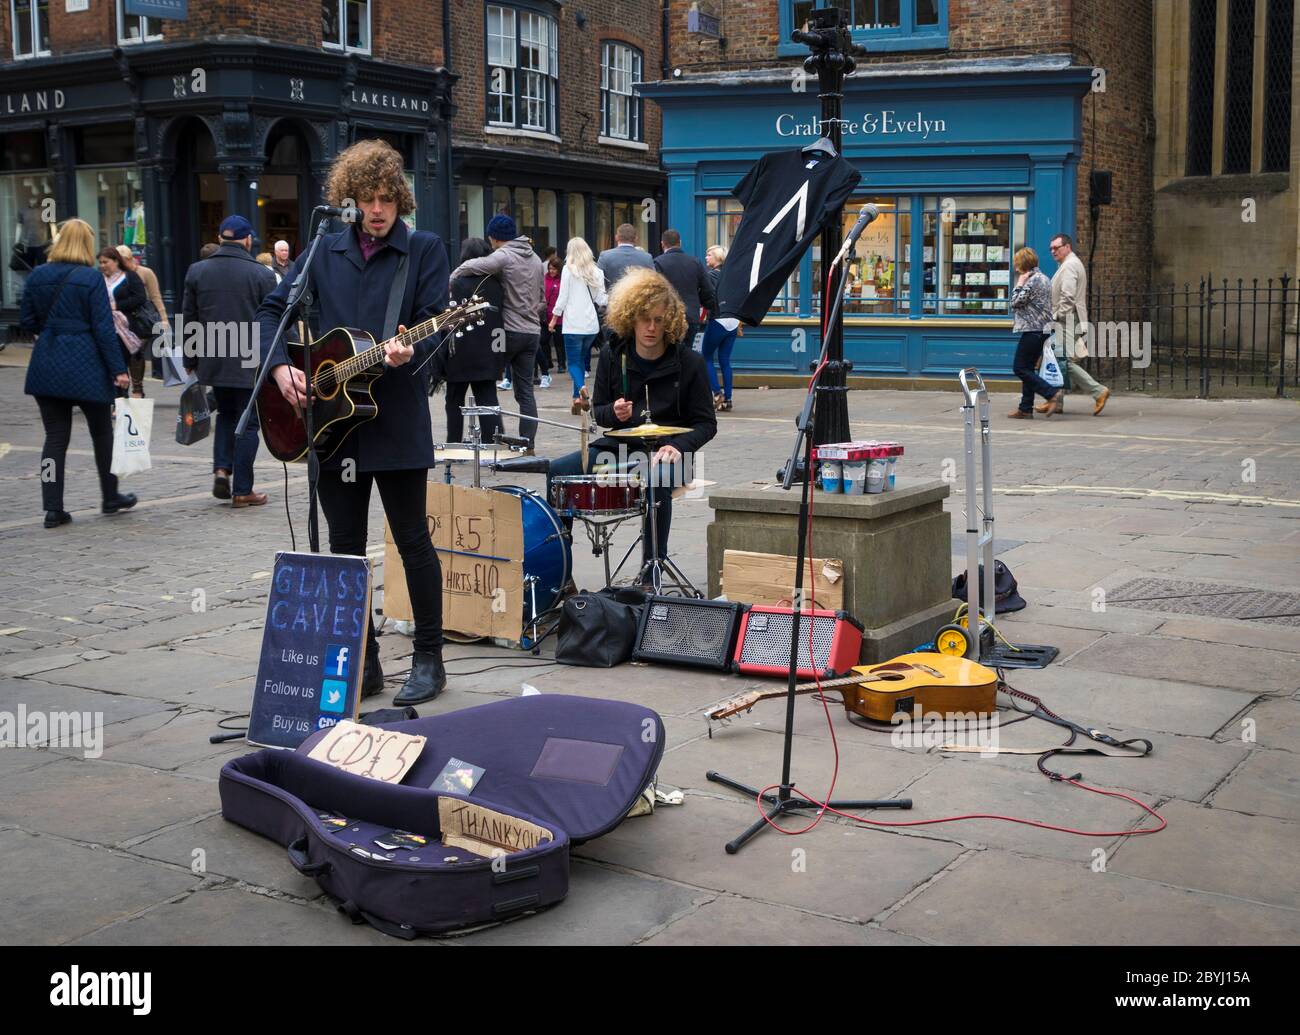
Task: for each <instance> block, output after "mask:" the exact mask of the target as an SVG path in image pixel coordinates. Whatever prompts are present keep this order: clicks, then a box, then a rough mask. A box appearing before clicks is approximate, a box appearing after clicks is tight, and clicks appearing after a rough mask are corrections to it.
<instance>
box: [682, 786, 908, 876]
mask: <svg viewBox="0 0 1300 1035" xmlns="http://www.w3.org/2000/svg"><path fill="white" fill-rule="evenodd" d="M704 776H705V778H706V779H708V780H710V781H712V782H713V783H720V784H722V786H723V787H730V788H731V789H732V790H733V791H739V792H740V793H741V794H744V795H746V796H747V797H748V798H749V799H750V800H751V801H757V800H758V788H757V787H750V786H749V785H748V784H743V783H740V782H739V781H738V780H732V779H729V778H728V777H725V776H723V775H722V774H721V773H715V772H714V771H713V770H711V769H710V770H709V771H708V772H707V773H705V774H704ZM793 789H794V784H792V783H789V784H782V785H781V788H780V791H779V793H777V794H764V795H763V801H765V802H767V804H768V805H770V806H771V808H769V809H768V810H767V812H766V813H765V814H764V818H763V819H760V820H756V821H755V822H754V823H753V824H752V825H751V826H750V827H749V828H748V829H747V830H745V831H744V832H743V833H741V834H740V835H739V836H738V837H736V838H735V839H733V840H731V841H728V842H727V843H726V845H725V846H724V847H725V848H726V850H727V854H728V855H735V854H736V853H737V852H739V851H740V850H741V849H742V848H744V847H745V844H746V843H747V842H749V841H751V840H752V839H753V838H754V837H755V836H756V835H757V834H759V833H761V832H762V830H763V828H764V827H766V826H767V825H768V820H773V819H776V818H777V817H778V816H784V815H786V814H787V813H790V812H804V811H807V810H808V809H820V808H821V807H822V806H821V804H820V803H818V802H813V801H805V800H804V799H803V798H796V797H794V796H793V795H792V794H791V791H792V790H793ZM829 804H830V807H831V808H833V809H910V808H911V807H912V799H911V798H888V799H885V800H881V801H857V800H852V801H849V800H846V801H837V800H832V801H831V802H830V803H829Z"/></svg>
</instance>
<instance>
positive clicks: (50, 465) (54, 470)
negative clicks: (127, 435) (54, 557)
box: [36, 395, 117, 510]
mask: <svg viewBox="0 0 1300 1035" xmlns="http://www.w3.org/2000/svg"><path fill="white" fill-rule="evenodd" d="M36 405H37V406H38V407H40V411H41V423H43V424H44V425H45V448H44V449H42V450H41V502H42V504H44V506H45V509H46V510H62V509H63V474H64V462H65V460H66V459H67V455H68V443H69V442H70V441H71V440H72V407H74V406H80V407H81V412H82V413H83V414H84V415H85V417H86V424H87V425H88V426H89V428H90V442H91V445H93V446H94V448H95V468H96V469H97V470H98V471H99V489H100V492H101V493H102V494H103V497H104V499H105V500H111V499H113V498H114V497H115V496H117V475H115V474H111V473H110V472H109V468H110V467H111V466H112V465H113V407H112V404H111V403H95V402H78V401H75V400H72V399H55V398H52V397H51V396H48V395H38V396H37V397H36Z"/></svg>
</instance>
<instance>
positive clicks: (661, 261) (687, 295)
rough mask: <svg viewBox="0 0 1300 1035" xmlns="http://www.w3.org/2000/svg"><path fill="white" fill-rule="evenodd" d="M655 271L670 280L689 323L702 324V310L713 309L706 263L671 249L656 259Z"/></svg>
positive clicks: (679, 250)
mask: <svg viewBox="0 0 1300 1035" xmlns="http://www.w3.org/2000/svg"><path fill="white" fill-rule="evenodd" d="M655 269H657V270H658V271H659V272H660V273H662V274H663V275H664V276H665V277H667V278H668V283H670V284H671V285H672V286H673V290H674V291H676V292H677V294H678V296H679V297H680V298H681V300H682V304H683V305H684V306H686V320H687V322H688V323H699V322H700V309H701V307H703V308H705V309H712V308H713V304H714V303H713V287H712V285H711V284H710V283H709V274H708V271H707V270H706V269H705V268H704V263H702V262H700V260H699V259H697V258H696V257H695V256H694V255H689V254H687V253H686V252H684V251H682V250H681V249H680V248H669V249H668V250H667V251H666V252H664V253H663V254H662V255H660V256H658V257H657V258H656V259H655Z"/></svg>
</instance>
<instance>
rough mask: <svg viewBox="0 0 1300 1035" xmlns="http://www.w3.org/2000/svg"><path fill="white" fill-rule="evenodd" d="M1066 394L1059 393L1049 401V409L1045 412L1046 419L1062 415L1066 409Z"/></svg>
mask: <svg viewBox="0 0 1300 1035" xmlns="http://www.w3.org/2000/svg"><path fill="white" fill-rule="evenodd" d="M1064 404H1065V393H1064V392H1057V393H1056V394H1055V395H1054V396H1052V397H1051V398H1050V399H1048V400H1047V408H1046V409H1045V410H1043V416H1044V417H1050V416H1051V415H1052V414H1054V413H1061V412H1063V411H1064V409H1065V405H1064Z"/></svg>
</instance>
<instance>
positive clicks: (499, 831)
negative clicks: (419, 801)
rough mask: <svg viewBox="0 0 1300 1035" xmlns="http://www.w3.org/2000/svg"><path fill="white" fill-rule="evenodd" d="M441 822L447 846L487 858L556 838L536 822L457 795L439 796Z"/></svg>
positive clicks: (522, 849)
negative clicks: (486, 806) (461, 798)
mask: <svg viewBox="0 0 1300 1035" xmlns="http://www.w3.org/2000/svg"><path fill="white" fill-rule="evenodd" d="M438 825H439V827H440V828H441V830H442V843H443V844H444V845H447V846H448V847H449V848H464V849H465V850H466V851H468V852H473V853H474V854H475V855H482V856H486V857H488V858H491V857H492V856H493V855H494V854H497V853H499V852H505V853H506V854H507V855H509V854H511V853H513V852H522V851H524V850H525V849H527V848H536V847H537V846H538V845H541V844H546V842H548V841H554V840H555V835H554V834H552V833H551V832H550V831H549V830H547V829H545V828H544V827H539V826H538V825H537V824H536V823H529V822H528V821H527V820H526V819H515V818H514V817H513V816H507V815H505V814H503V813H500V812H495V811H493V810H492V809H485V808H484V807H483V806H482V805H471V804H470V803H469V802H467V801H460V800H458V799H456V798H439V799H438Z"/></svg>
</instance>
